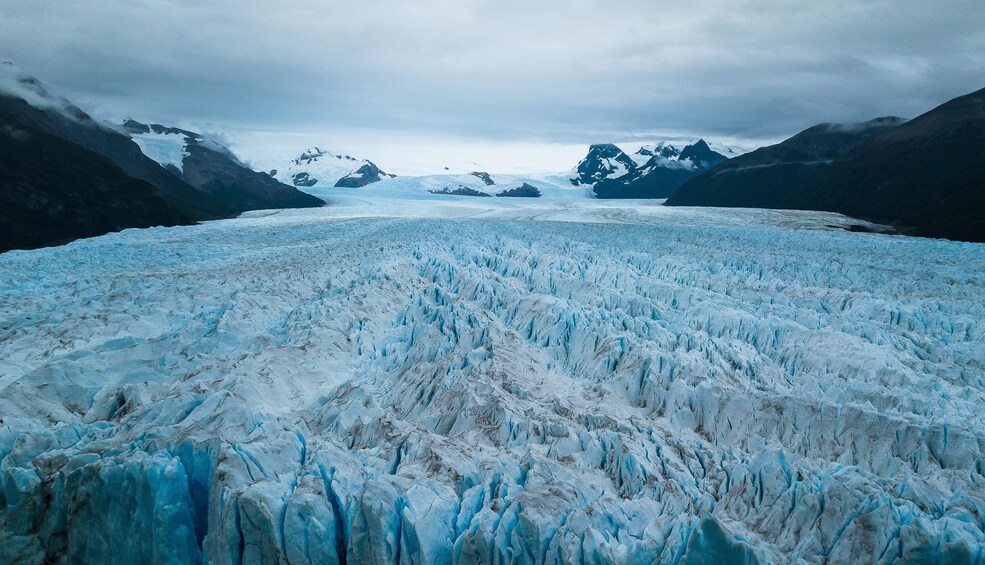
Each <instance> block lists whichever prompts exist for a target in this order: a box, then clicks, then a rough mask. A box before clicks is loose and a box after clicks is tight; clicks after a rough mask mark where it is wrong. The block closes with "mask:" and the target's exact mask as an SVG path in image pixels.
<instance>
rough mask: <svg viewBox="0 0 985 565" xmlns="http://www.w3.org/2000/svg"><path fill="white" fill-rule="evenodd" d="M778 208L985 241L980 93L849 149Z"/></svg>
mask: <svg viewBox="0 0 985 565" xmlns="http://www.w3.org/2000/svg"><path fill="white" fill-rule="evenodd" d="M779 203H780V205H782V206H784V207H796V208H808V209H823V210H831V211H834V212H840V213H842V214H846V215H848V216H855V217H859V218H866V219H871V220H874V221H878V222H882V223H888V224H893V225H895V226H897V227H899V228H900V229H901V230H903V231H905V232H908V233H912V234H914V235H920V236H926V237H944V238H948V239H957V240H964V241H979V242H985V89H982V90H979V91H977V92H974V93H971V94H968V95H966V96H962V97H960V98H956V99H954V100H951V101H950V102H947V103H945V104H943V105H941V106H939V107H937V108H935V109H933V110H931V111H930V112H927V113H926V114H923V115H921V116H919V117H917V118H915V119H913V120H912V121H910V122H908V123H906V124H904V125H902V126H900V127H898V128H896V129H894V130H892V131H889V132H886V133H885V134H883V135H880V136H878V137H876V138H873V139H871V140H869V141H868V142H866V143H864V144H861V145H859V146H857V147H855V148H854V149H853V150H852V151H851V152H850V153H849V154H848V155H847V156H846V157H845V158H844V159H840V160H838V161H836V162H834V163H832V164H831V165H830V166H828V167H825V168H824V169H823V170H819V171H818V172H817V173H815V174H814V175H812V176H811V177H810V178H809V179H807V181H806V182H805V183H804V184H803V185H802V186H801V187H800V189H799V190H798V191H797V193H796V194H790V195H788V196H787V197H786V198H784V199H781V200H780V202H779Z"/></svg>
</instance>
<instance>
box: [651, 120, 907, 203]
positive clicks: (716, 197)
mask: <svg viewBox="0 0 985 565" xmlns="http://www.w3.org/2000/svg"><path fill="white" fill-rule="evenodd" d="M903 122H904V120H902V119H901V118H895V117H887V118H878V119H875V120H872V121H869V122H863V123H860V124H820V125H816V126H814V127H811V128H808V129H806V130H804V131H802V132H800V133H798V134H797V135H795V136H793V137H791V138H790V139H787V140H786V141H783V142H781V143H778V144H776V145H771V146H769V147H763V148H760V149H757V150H755V151H753V152H751V153H747V154H745V155H740V156H738V157H735V158H733V159H730V160H728V161H725V162H724V163H721V164H719V165H718V166H716V167H715V168H713V169H711V170H710V171H707V172H705V173H704V174H702V175H699V176H697V177H695V178H693V179H691V180H689V181H688V182H686V183H684V184H683V185H681V187H680V188H678V189H677V191H676V192H675V193H674V194H673V195H672V196H671V197H670V198H669V199H668V200H667V205H668V206H732V207H746V208H776V207H778V203H779V201H780V199H781V198H783V197H784V195H786V194H787V193H788V192H793V191H794V189H795V188H796V187H797V186H799V185H800V183H802V182H803V181H804V180H805V179H807V178H808V177H809V176H811V174H813V173H814V172H815V171H817V170H818V169H819V168H822V167H824V166H826V165H828V164H830V163H831V162H832V161H834V160H835V159H838V158H839V157H841V156H843V155H845V154H846V153H848V152H849V151H850V150H851V149H852V148H853V147H855V146H856V145H857V144H859V143H861V142H863V141H865V140H866V139H869V138H871V137H873V136H876V135H879V134H881V133H885V132H886V131H887V130H889V129H892V128H895V127H897V126H898V125H900V124H901V123H903Z"/></svg>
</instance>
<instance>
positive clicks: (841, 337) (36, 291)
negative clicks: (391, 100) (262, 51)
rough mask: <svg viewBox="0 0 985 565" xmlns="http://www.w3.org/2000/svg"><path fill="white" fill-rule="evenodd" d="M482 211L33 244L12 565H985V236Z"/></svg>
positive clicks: (280, 214)
mask: <svg viewBox="0 0 985 565" xmlns="http://www.w3.org/2000/svg"><path fill="white" fill-rule="evenodd" d="M477 200H478V199H472V200H447V201H445V200H432V201H396V200H392V199H391V200H386V199H379V200H373V199H365V198H364V199H359V198H356V197H345V198H338V199H336V200H335V201H334V202H332V204H334V206H332V207H327V208H320V209H310V210H285V211H277V212H253V213H249V214H246V215H244V216H243V217H241V218H238V219H234V220H224V221H217V222H208V223H205V224H202V225H198V226H188V227H178V228H169V229H164V228H154V229H146V230H126V231H123V232H120V233H115V234H110V235H106V236H103V237H99V238H93V239H87V240H80V241H76V242H73V243H70V244H68V245H65V246H62V247H56V248H49V249H41V250H35V251H13V252H9V253H5V254H3V255H0V562H3V563H37V564H40V563H121V564H122V563H198V562H208V563H217V564H230V563H272V564H273V563H278V564H292V565H294V564H306V563H349V564H352V563H416V564H444V563H650V562H659V563H685V564H697V563H887V564H888V563H928V562H931V563H933V562H940V563H979V564H980V563H982V562H983V560H985V456H983V452H985V414H983V412H985V411H983V409H982V408H983V407H985V376H983V373H985V325H983V322H982V320H983V319H985V297H983V289H985V245H979V244H966V243H955V242H947V241H939V240H928V239H917V238H903V237H895V236H886V235H876V234H861V233H849V232H848V231H845V230H843V229H839V228H837V227H831V226H844V225H847V224H848V223H856V222H854V221H851V220H848V219H847V218H843V217H841V216H837V215H834V214H823V213H809V212H783V211H765V210H715V209H687V208H671V209H668V208H663V207H660V206H655V205H653V204H652V203H633V202H624V201H623V202H619V203H602V202H592V201H588V200H582V201H574V200H572V201H538V202H522V203H518V202H499V201H498V200H501V199H482V201H481V202H480V201H477ZM489 200H494V201H493V202H489Z"/></svg>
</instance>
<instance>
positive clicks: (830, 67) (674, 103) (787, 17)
mask: <svg viewBox="0 0 985 565" xmlns="http://www.w3.org/2000/svg"><path fill="white" fill-rule="evenodd" d="M983 21H985V4H983V3H982V2H981V1H980V0H955V1H951V2H948V3H947V5H946V7H945V6H941V5H939V4H935V3H929V2H926V1H925V0H921V1H915V0H894V1H889V0H868V1H848V0H829V1H827V2H813V3H804V2H789V1H780V0H733V1H724V0H714V1H711V0H692V1H690V2H664V1H658V0H623V1H618V2H597V1H590V0H573V1H560V0H559V1H556V2H537V1H533V2H531V1H530V0H525V1H519V0H495V1H494V0H413V1H408V2H383V1H358V2H357V1H348V0H346V1H337V0H333V1H314V0H309V1H302V2H291V3H280V4H272V3H269V2H266V1H260V0H241V1H231V0H211V1H209V2H198V1H192V0H125V1H121V0H107V1H103V2H99V3H84V4H80V3H79V2H77V1H75V0H45V2H37V1H36V0H5V2H4V3H3V4H2V5H0V57H4V58H9V59H13V60H15V61H16V62H17V63H18V64H19V65H20V66H21V67H23V68H24V69H27V70H28V71H30V72H33V73H34V74H36V75H38V76H40V77H41V78H42V79H43V80H45V81H46V82H48V83H49V84H51V85H52V86H54V87H56V90H58V91H59V92H61V93H63V94H65V95H67V96H68V97H69V98H71V99H73V100H75V101H78V102H80V103H81V104H82V105H83V107H85V108H86V109H87V110H93V111H94V112H95V113H96V114H97V115H103V116H113V117H122V116H124V115H132V116H133V117H135V118H138V119H144V120H152V121H166V122H171V123H179V122H180V123H185V124H204V126H205V127H210V128H216V129H219V128H233V129H236V128H238V129H241V130H244V131H263V130H277V131H301V132H304V131H329V130H346V131H356V130H360V129H362V130H365V131H367V132H369V131H373V132H387V131H389V132H394V134H395V135H396V134H398V133H400V134H411V133H412V134H414V135H427V134H433V136H435V137H436V138H440V137H447V138H450V137H456V136H457V137H462V136H465V137H470V138H476V139H482V140H487V141H494V140H500V141H511V142H516V141H522V142H525V143H526V142H542V143H556V144H579V143H590V142H594V141H607V140H617V139H632V138H637V137H640V136H641V135H642V134H644V133H647V132H678V133H681V132H686V133H693V134H700V135H705V136H710V137H715V136H729V137H740V138H742V137H746V138H774V137H779V136H785V135H789V134H791V133H794V132H795V131H797V130H799V129H802V128H804V127H807V126H809V125H811V124H814V123H817V122H822V121H860V120H865V119H869V118H872V117H875V116H880V115H887V114H897V115H904V116H913V115H915V114H917V113H920V112H922V111H925V110H927V109H929V108H930V107H932V106H934V105H936V104H939V103H941V102H943V101H945V100H947V99H949V98H951V97H954V96H957V95H959V94H963V93H965V92H969V91H971V90H975V89H977V88H981V87H982V86H985V84H981V82H982V74H981V69H982V68H985V26H982V25H981V23H982V22H983Z"/></svg>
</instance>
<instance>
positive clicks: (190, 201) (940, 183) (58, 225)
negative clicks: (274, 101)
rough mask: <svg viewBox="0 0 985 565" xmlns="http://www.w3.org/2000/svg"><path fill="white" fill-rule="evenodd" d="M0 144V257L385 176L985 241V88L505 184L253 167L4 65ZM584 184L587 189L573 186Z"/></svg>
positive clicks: (203, 139) (215, 145)
mask: <svg viewBox="0 0 985 565" xmlns="http://www.w3.org/2000/svg"><path fill="white" fill-rule="evenodd" d="M0 149H2V150H3V154H2V155H0V204H3V206H2V208H0V220H2V221H3V225H2V227H0V250H8V249H15V248H31V247H38V246H44V245H52V244H57V243H62V242H66V241H70V240H72V239H76V238H79V237H90V236H95V235H100V234H103V233H106V232H109V231H116V230H120V229H125V228H131V227H149V226H155V225H161V226H173V225H181V224H189V223H194V222H197V221H202V220H213V219H220V218H228V217H232V216H236V215H238V214H240V213H242V212H245V211H248V210H257V209H269V208H291V207H316V206H322V205H324V201H323V200H322V199H320V198H317V197H316V196H314V195H318V196H322V197H327V196H328V195H330V194H331V193H332V191H333V190H343V189H361V188H363V187H367V186H369V185H371V184H375V183H381V181H388V182H386V183H381V184H379V185H378V186H379V187H382V188H381V190H384V192H388V193H389V192H392V193H393V194H394V195H400V194H407V193H410V194H427V195H429V197H434V196H431V195H435V196H443V197H445V198H456V197H467V196H486V195H492V194H495V195H503V196H525V197H538V196H545V197H549V198H557V197H562V198H571V197H584V196H585V195H587V196H590V197H594V198H599V199H622V198H635V199H662V198H666V199H667V201H666V204H667V205H668V206H718V207H753V208H779V209H804V210H820V211H832V212H838V213H841V214H844V215H847V216H851V217H854V218H859V219H862V220H867V221H872V222H876V223H880V224H888V225H890V226H892V227H893V228H894V229H895V230H896V231H898V232H900V233H904V234H912V235H919V236H928V237H944V238H950V239H957V240H967V241H985V188H983V187H985V89H983V90H979V91H977V92H974V93H971V94H968V95H966V96H962V97H959V98H956V99H954V100H951V101H950V102H947V103H945V104H943V105H941V106H939V107H937V108H935V109H933V110H931V111H929V112H927V113H925V114H923V115H921V116H918V117H917V118H915V119H913V120H909V121H908V120H905V119H903V118H898V117H893V116H889V117H882V118H877V119H874V120H871V121H868V122H862V123H854V124H831V123H825V124H819V125H816V126H813V127H810V128H808V129H806V130H804V131H802V132H800V133H798V134H796V135H794V136H793V137H791V138H789V139H787V140H785V141H782V142H780V143H777V144H775V145H771V146H768V147H762V148H760V149H757V150H755V151H752V152H749V153H744V154H743V153H742V152H741V150H737V149H735V148H731V147H727V146H722V145H714V144H709V143H707V142H706V141H705V140H704V139H697V140H694V141H692V142H688V143H671V142H660V143H656V144H653V145H645V146H642V147H640V148H639V149H638V150H637V151H635V152H634V153H632V154H629V153H627V152H625V151H623V149H621V148H620V147H618V146H616V145H614V144H611V143H604V144H596V145H592V146H590V147H589V150H588V153H587V155H586V156H585V157H584V158H583V159H582V160H581V161H580V162H579V163H578V164H577V166H576V167H575V168H574V169H572V170H571V171H570V172H569V173H567V174H566V175H565V174H562V175H552V176H542V177H525V176H503V175H498V176H497V178H499V177H503V179H504V180H503V182H500V181H497V180H494V178H493V176H492V175H490V174H489V173H487V172H484V171H473V172H471V173H468V174H461V175H452V174H446V175H432V176H428V177H419V178H406V177H405V178H403V179H396V176H395V175H393V174H389V173H386V172H385V171H383V170H381V169H380V168H379V167H378V166H377V165H376V164H375V163H373V162H372V161H369V160H366V159H359V158H356V157H353V156H351V155H347V154H344V153H332V152H330V151H327V150H325V149H322V148H319V147H312V148H309V149H307V150H305V151H303V152H301V153H300V155H298V156H296V157H294V158H292V159H289V160H284V161H285V162H283V165H282V166H276V167H271V168H268V169H267V170H266V172H257V171H255V170H253V169H252V168H251V167H250V166H249V165H247V164H245V163H244V162H242V161H241V160H240V159H238V158H237V157H236V156H235V155H234V154H233V152H232V151H230V150H229V149H228V148H227V147H225V146H224V145H222V144H221V143H219V142H217V141H216V140H213V139H210V138H209V137H208V136H206V135H203V134H200V133H197V132H194V131H190V130H187V129H181V128H177V127H172V126H168V125H162V124H156V123H142V122H139V121H136V120H132V119H128V120H126V121H124V122H123V123H122V124H121V125H113V124H108V123H104V122H101V121H99V120H96V119H93V118H92V117H91V116H89V115H88V114H87V113H86V112H84V111H83V110H82V109H80V108H79V107H78V106H76V105H74V104H72V103H71V102H69V101H68V100H66V99H64V98H61V97H59V96H56V95H53V94H52V93H50V92H49V91H48V90H47V88H45V86H44V85H42V84H41V83H40V82H39V81H38V80H37V79H35V78H33V77H31V76H29V75H27V74H25V73H23V72H22V71H20V70H19V69H18V68H17V67H15V66H13V65H11V64H8V63H5V64H3V65H0ZM497 185H499V186H497ZM491 187H496V188H495V189H494V188H491ZM565 187H567V189H565ZM581 187H584V188H585V189H587V190H586V191H580V190H572V189H578V188H581ZM408 191H409V192H408Z"/></svg>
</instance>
